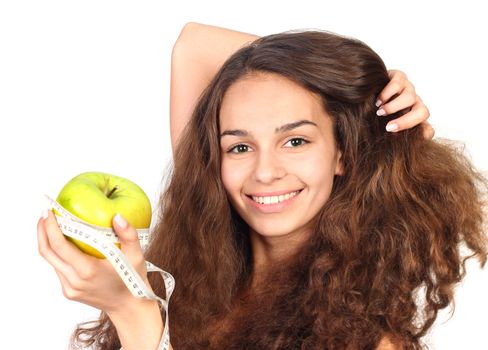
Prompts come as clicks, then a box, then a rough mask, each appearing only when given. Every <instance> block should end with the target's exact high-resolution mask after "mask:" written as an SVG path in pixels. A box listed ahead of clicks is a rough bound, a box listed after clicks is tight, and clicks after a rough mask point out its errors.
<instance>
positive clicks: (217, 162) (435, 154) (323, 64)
mask: <svg viewBox="0 0 488 350" xmlns="http://www.w3.org/2000/svg"><path fill="white" fill-rule="evenodd" d="M216 37H218V38H219V40H220V36H216ZM239 37H240V38H242V36H239ZM192 59H194V56H192ZM389 82H390V77H389V74H388V71H387V70H386V68H385V65H384V63H383V61H382V60H381V59H380V57H379V56H378V55H377V54H376V53H375V52H374V51H373V50H371V49H370V48H369V47H368V46H367V45H365V44H364V43H362V42H360V41H358V40H355V39H351V38H345V37H342V36H339V35H335V34H331V33H327V32H321V31H303V32H301V31H295V32H287V33H280V34H274V35H269V36H265V37H262V38H259V39H257V40H254V41H252V42H251V43H249V44H247V45H245V46H244V47H242V48H240V49H239V50H237V52H235V53H233V54H232V55H231V56H230V57H229V58H228V59H227V60H226V61H225V62H224V63H223V65H222V67H221V68H220V69H219V70H218V72H217V73H216V75H215V76H214V77H213V79H212V80H211V81H210V83H209V85H208V86H207V87H206V89H205V90H204V91H203V93H202V94H201V96H200V98H199V99H198V101H197V103H196V106H195V108H194V109H193V113H192V114H191V118H190V120H189V123H188V125H187V126H186V127H185V128H184V129H183V128H179V127H178V128H176V129H173V130H177V131H176V132H174V133H172V136H173V141H174V143H176V140H177V139H178V143H177V147H176V148H175V151H174V168H173V169H172V173H171V174H170V181H169V183H168V186H167V188H166V189H165V191H164V193H163V194H162V196H161V198H160V203H159V206H160V218H159V221H158V223H157V225H156V227H155V228H154V232H153V238H152V241H151V245H150V247H149V249H148V251H147V252H146V259H147V260H149V261H151V262H153V263H154V264H156V265H158V266H160V267H162V268H163V269H164V270H166V271H169V272H170V273H171V274H172V275H173V276H174V277H175V279H176V281H177V282H176V288H175V291H174V294H173V296H172V300H171V306H170V310H171V311H170V318H171V322H170V323H169V326H170V331H171V343H172V346H174V348H175V349H177V350H181V349H347V350H359V349H421V348H422V347H423V344H422V337H423V336H424V335H426V333H427V331H428V330H429V329H430V327H431V326H432V324H433V322H434V321H435V319H436V317H437V313H438V311H439V310H441V309H443V308H446V307H447V306H449V305H450V304H451V303H452V302H453V289H454V286H455V284H456V283H458V282H459V281H461V280H462V278H463V277H464V272H465V269H464V268H465V261H466V259H464V258H465V257H464V256H462V255H461V253H460V250H459V248H460V246H461V245H465V246H466V247H467V248H469V249H470V250H471V252H472V255H471V256H470V257H473V256H474V257H477V258H478V259H479V261H480V262H481V265H484V264H485V262H486V259H487V241H486V236H485V235H484V232H483V229H484V227H483V224H484V217H483V208H484V202H483V195H484V194H485V193H486V188H487V187H486V180H485V179H484V178H483V177H482V176H481V175H480V174H479V173H478V172H477V171H476V169H474V168H473V166H472V165H471V164H470V162H469V161H468V160H467V158H466V157H465V156H464V155H463V154H462V152H460V151H458V150H457V149H456V147H454V146H452V145H450V144H448V143H446V142H440V141H436V140H431V139H430V138H424V135H423V130H422V128H421V127H415V128H412V129H409V130H406V131H402V132H393V133H392V132H388V131H387V130H390V131H391V129H392V126H395V125H396V126H397V128H396V130H397V131H400V130H403V129H404V128H405V127H406V126H408V125H407V124H408V121H411V119H412V118H413V119H414V120H417V123H418V122H420V121H421V120H423V119H422V118H418V115H419V114H418V113H416V112H415V111H408V109H404V110H400V111H399V112H398V113H392V114H390V115H388V116H387V117H384V116H382V115H383V114H384V113H383V112H381V113H378V105H380V104H383V105H382V109H381V110H388V109H389V108H387V106H388V105H389V103H391V102H388V101H389V100H390V98H389V97H391V96H393V95H395V94H396V93H395V92H393V93H392V91H396V90H395V89H393V90H392V89H391V87H392V85H390V84H389ZM393 85H395V84H393ZM407 85H408V84H407ZM385 90H386V91H390V94H389V95H388V93H387V92H385ZM400 90H401V89H400ZM180 92H181V91H180ZM397 92H398V93H400V97H398V98H397V99H400V100H402V99H403V101H405V95H404V94H403V93H401V91H397ZM176 95H177V93H176V92H175V94H174V95H173V97H174V96H176ZM413 95H414V97H412V101H411V103H412V104H414V106H415V105H417V108H418V104H417V103H418V98H417V97H416V96H415V94H413ZM385 96H388V98H385ZM401 96H403V97H401ZM378 100H380V102H379V103H378ZM392 101H395V99H394V100H392ZM396 102H399V101H396ZM399 105H402V103H399ZM390 106H391V105H390ZM397 106H398V104H397ZM408 106H409V105H408V104H407V105H406V106H404V107H408ZM410 106H411V104H410ZM404 107H402V108H404ZM393 111H398V110H393ZM389 112H391V110H389ZM173 115H174V114H173V113H172V118H173ZM379 115H380V116H379ZM413 124H415V123H413ZM387 125H388V126H389V127H388V128H387ZM180 132H181V136H180V134H179V133H180ZM51 224H52V222H51ZM41 232H42V230H41ZM40 236H41V237H43V235H42V234H41V235H40ZM131 247H132V250H137V249H136V248H135V245H132V246H131ZM46 252H48V253H51V251H50V250H49V249H46ZM148 282H149V283H150V286H151V287H152V289H153V290H154V291H155V293H157V294H159V295H163V294H164V284H163V283H162V281H161V280H159V279H157V278H152V277H151V276H149V278H148ZM90 292H91V293H88V295H90V296H92V294H94V293H96V292H97V290H96V289H91V290H90ZM419 298H420V299H423V300H425V302H424V303H420V302H419V300H420V299H419ZM99 299H100V300H101V299H102V298H99ZM97 300H98V299H97ZM124 300H128V299H124ZM127 303H128V304H130V305H131V306H133V309H132V310H131V311H132V312H133V315H136V316H137V317H135V316H133V315H132V314H131V313H129V314H128V313H127V312H125V313H124V312H122V314H123V315H124V317H122V321H121V317H120V314H118V312H120V309H118V310H116V311H117V312H114V310H112V313H106V312H103V313H102V315H101V318H100V320H98V322H96V323H94V324H92V325H91V326H90V325H89V326H86V325H85V326H80V327H79V328H78V330H77V331H76V333H75V338H76V340H77V341H78V343H83V344H85V345H94V346H97V348H100V349H104V350H105V349H117V347H119V346H120V344H121V343H122V344H124V342H125V344H134V345H133V346H132V348H134V349H136V348H139V347H138V342H137V340H140V339H145V340H147V339H149V338H150V337H154V336H155V335H157V334H160V329H161V323H162V321H161V318H160V317H159V315H157V312H158V310H156V311H155V308H154V307H153V305H146V306H145V307H146V308H147V309H145V311H144V312H146V313H147V315H149V316H150V317H149V316H148V317H149V318H147V319H146V318H144V317H141V315H144V312H142V311H141V312H140V311H137V310H143V309H142V308H143V307H142V306H137V305H135V304H134V303H132V302H129V301H127ZM124 306H125V305H124ZM102 310H103V308H102ZM155 314H156V315H157V317H155V316H154V315H155ZM114 315H115V316H114ZM118 316H119V317H118ZM154 317H155V318H154ZM149 319H150V320H151V321H152V320H155V321H157V322H155V323H156V326H154V327H151V326H150V325H151V324H152V323H153V322H149V321H147V320H149ZM144 320H146V322H144ZM141 322H142V323H141ZM140 324H142V326H140ZM145 327H149V328H150V329H149V330H148V329H145ZM134 328H135V330H134ZM147 332H149V333H150V336H146V335H147ZM151 339H152V338H151ZM153 343H155V341H153ZM124 347H125V348H130V347H128V346H125V345H124Z"/></svg>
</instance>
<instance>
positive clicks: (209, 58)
mask: <svg viewBox="0 0 488 350" xmlns="http://www.w3.org/2000/svg"><path fill="white" fill-rule="evenodd" d="M257 38H259V37H258V36H256V35H252V34H248V33H242V32H238V31H234V30H230V29H225V28H221V27H215V26H210V25H205V24H199V23H194V22H190V23H187V24H186V25H185V26H184V27H183V29H182V31H181V33H180V35H179V37H178V39H177V41H176V43H175V45H174V47H173V52H172V55H171V87H170V130H171V143H172V146H173V150H174V149H175V146H176V143H177V140H178V139H179V135H180V133H181V131H182V130H183V128H184V127H185V125H186V124H187V123H188V120H189V119H190V117H191V113H192V111H193V109H194V107H195V104H196V102H197V100H198V98H199V97H200V94H201V93H202V92H203V90H204V89H205V87H206V86H207V85H208V84H209V82H210V81H211V80H212V78H213V77H214V75H215V74H216V73H217V71H218V70H219V68H220V67H221V66H222V64H223V63H224V62H225V60H226V59H227V58H228V57H230V56H231V55H232V54H233V53H234V52H235V51H237V50H238V49H239V48H241V47H242V46H244V45H245V44H246V43H249V42H252V41H254V40H255V39H257Z"/></svg>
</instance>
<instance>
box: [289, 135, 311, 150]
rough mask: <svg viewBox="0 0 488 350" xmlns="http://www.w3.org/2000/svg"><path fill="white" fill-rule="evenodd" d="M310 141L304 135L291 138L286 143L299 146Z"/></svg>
mask: <svg viewBox="0 0 488 350" xmlns="http://www.w3.org/2000/svg"><path fill="white" fill-rule="evenodd" d="M307 143H309V141H307V140H305V139H304V138H302V137H294V138H292V139H290V140H289V141H288V142H287V143H286V144H291V146H292V147H293V148H295V147H298V146H303V145H304V144H307Z"/></svg>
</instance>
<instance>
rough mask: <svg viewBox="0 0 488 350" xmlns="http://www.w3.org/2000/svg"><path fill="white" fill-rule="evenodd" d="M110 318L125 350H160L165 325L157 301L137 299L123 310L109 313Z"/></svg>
mask: <svg viewBox="0 0 488 350" xmlns="http://www.w3.org/2000/svg"><path fill="white" fill-rule="evenodd" d="M108 316H109V317H110V320H111V321H112V323H113V324H114V326H115V329H116V330H117V334H118V336H119V340H120V343H121V345H122V348H123V350H140V349H148V350H150V349H154V350H156V349H157V348H158V345H159V343H160V341H161V337H162V334H163V326H164V324H163V320H162V317H161V312H160V309H159V305H158V303H157V302H156V301H149V300H138V299H137V300H134V303H131V304H130V305H127V306H126V307H125V308H124V309H123V310H120V311H118V312H109V313H108ZM170 350H172V347H171V345H170Z"/></svg>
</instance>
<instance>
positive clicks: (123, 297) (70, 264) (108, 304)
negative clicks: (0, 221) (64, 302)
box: [37, 210, 149, 313]
mask: <svg viewBox="0 0 488 350" xmlns="http://www.w3.org/2000/svg"><path fill="white" fill-rule="evenodd" d="M121 223H122V225H121V224H120V223H117V221H116V220H115V219H114V221H113V226H114V229H115V232H116V233H117V236H118V237H119V240H120V243H121V250H122V251H123V252H124V254H125V255H126V256H127V258H128V259H129V261H130V262H131V264H132V266H134V268H135V269H136V270H137V272H138V273H139V274H140V276H141V277H142V278H143V279H144V280H145V282H146V284H147V285H149V283H147V273H146V267H145V264H144V256H143V253H142V250H141V247H140V244H139V240H138V237H137V232H136V230H135V229H133V228H132V227H130V226H129V225H127V226H125V227H124V222H121ZM37 238H38V247H39V253H40V254H41V255H42V256H43V257H44V259H46V260H47V262H48V263H49V264H51V265H52V266H53V267H54V269H55V271H56V274H57V275H58V277H59V280H60V282H61V286H62V289H63V294H64V296H65V297H66V298H68V299H70V300H74V301H78V302H81V303H84V304H87V305H90V306H93V307H95V308H97V309H100V310H103V311H106V312H108V313H110V312H119V311H120V310H119V309H120V308H121V307H122V308H125V307H127V305H128V304H130V303H133V302H135V301H137V300H138V299H136V298H134V297H133V296H132V294H131V293H130V292H129V290H128V289H127V287H126V286H125V284H124V283H123V281H122V280H121V279H120V277H119V276H118V274H117V273H116V271H115V270H114V268H113V267H112V265H111V264H110V263H109V262H108V260H106V259H97V258H95V257H92V256H89V255H87V254H85V253H83V252H82V251H80V250H79V249H78V248H77V247H76V246H75V245H73V244H72V243H71V242H69V241H68V240H67V239H66V238H65V237H64V235H63V233H62V231H61V230H60V229H59V227H58V224H57V222H56V218H55V215H54V214H53V213H52V211H51V210H49V211H47V217H46V218H41V219H40V220H39V222H38V224H37Z"/></svg>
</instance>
